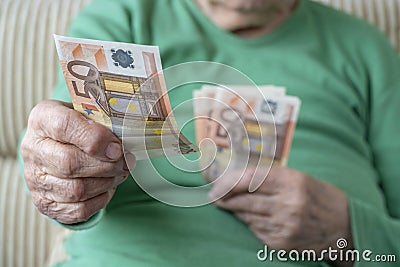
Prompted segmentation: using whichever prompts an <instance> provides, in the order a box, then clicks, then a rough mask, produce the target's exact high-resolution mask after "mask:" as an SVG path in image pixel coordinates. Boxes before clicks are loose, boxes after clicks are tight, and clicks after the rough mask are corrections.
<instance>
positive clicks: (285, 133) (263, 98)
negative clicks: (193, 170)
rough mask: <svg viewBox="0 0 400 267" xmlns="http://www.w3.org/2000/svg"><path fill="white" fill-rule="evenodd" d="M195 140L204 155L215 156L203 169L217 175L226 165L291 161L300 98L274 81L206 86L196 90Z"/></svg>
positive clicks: (282, 164) (277, 163) (211, 174)
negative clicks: (204, 143) (208, 143)
mask: <svg viewBox="0 0 400 267" xmlns="http://www.w3.org/2000/svg"><path fill="white" fill-rule="evenodd" d="M193 98H194V113H195V117H196V120H195V129H196V139H197V143H198V144H201V142H202V140H205V139H211V140H212V141H213V144H215V146H216V148H217V151H216V152H213V147H210V146H208V147H207V146H202V147H201V149H202V150H203V151H202V154H204V155H205V158H209V156H207V155H208V154H210V153H215V159H214V161H213V162H212V164H210V163H209V162H207V163H204V164H208V165H209V168H208V169H207V170H206V171H205V172H204V173H205V175H206V176H208V178H209V179H211V180H212V179H214V178H217V177H218V176H219V175H221V174H222V173H223V171H224V170H226V169H227V168H228V165H231V166H232V165H233V167H235V165H238V164H239V165H240V164H242V166H243V162H246V163H248V164H252V165H258V164H263V165H264V166H265V165H268V164H270V165H279V166H285V165H286V164H287V160H288V156H289V152H290V147H291V143H292V139H293V133H294V130H295V126H296V122H297V118H298V115H299V111H300V105H301V101H300V100H299V99H298V98H297V97H293V96H287V95H286V90H285V88H281V87H275V86H261V87H258V88H256V87H254V88H249V87H243V86H209V85H207V86H203V87H202V89H201V90H197V91H195V92H194V93H193Z"/></svg>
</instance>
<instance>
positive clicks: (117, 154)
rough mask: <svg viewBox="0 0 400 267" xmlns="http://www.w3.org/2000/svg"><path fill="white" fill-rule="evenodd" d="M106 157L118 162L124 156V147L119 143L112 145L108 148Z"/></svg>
mask: <svg viewBox="0 0 400 267" xmlns="http://www.w3.org/2000/svg"><path fill="white" fill-rule="evenodd" d="M106 156H107V157H108V158H109V159H112V160H117V159H119V158H121V156H122V147H121V145H120V144H119V143H115V142H113V143H110V144H109V145H108V147H107V148H106Z"/></svg>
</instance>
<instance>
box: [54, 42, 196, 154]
mask: <svg viewBox="0 0 400 267" xmlns="http://www.w3.org/2000/svg"><path fill="white" fill-rule="evenodd" d="M54 39H55V43H56V47H57V52H58V56H59V60H60V64H61V68H62V71H63V74H64V78H65V81H66V83H67V86H68V90H69V93H70V95H71V99H72V103H73V105H74V109H75V110H77V111H79V112H80V113H82V114H83V115H84V116H85V117H87V118H89V119H92V120H94V121H96V122H98V123H100V124H102V125H104V126H106V127H108V128H109V129H110V130H112V131H113V132H114V134H115V135H116V136H118V137H119V138H121V139H122V140H123V144H124V149H125V150H127V151H129V152H131V153H132V154H134V155H135V156H136V158H137V159H138V160H141V159H147V158H154V157H163V156H177V155H183V154H189V153H194V152H197V147H196V146H195V145H193V144H192V143H191V142H190V141H189V140H188V139H187V138H186V137H185V136H183V135H182V134H181V133H180V130H179V127H178V125H177V123H176V120H175V117H174V115H173V112H172V108H171V104H170V100H169V97H168V94H167V88H166V84H165V80H164V76H163V72H162V64H161V58H160V53H159V50H158V47H155V46H143V45H135V44H127V43H116V42H105V41H98V40H88V39H79V38H69V37H63V36H57V35H54Z"/></svg>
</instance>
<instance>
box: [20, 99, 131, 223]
mask: <svg viewBox="0 0 400 267" xmlns="http://www.w3.org/2000/svg"><path fill="white" fill-rule="evenodd" d="M21 154H22V158H23V160H24V169H25V170H24V174H25V180H26V184H27V186H28V188H29V190H30V193H31V197H32V200H33V203H34V204H35V205H36V207H37V208H38V209H39V211H40V212H41V213H43V214H45V215H47V216H49V217H50V218H52V219H55V220H57V221H59V222H61V223H65V224H73V223H78V222H83V221H87V220H88V219H89V218H90V217H91V216H92V215H94V214H95V213H96V212H97V211H99V210H100V209H102V208H104V207H105V206H106V205H107V204H108V202H109V201H110V200H111V198H112V196H113V195H114V192H115V190H116V187H117V186H118V185H119V184H121V183H122V182H123V181H125V179H126V178H127V176H128V174H129V170H128V168H127V164H126V163H125V160H124V157H123V151H122V146H121V142H120V140H119V139H118V138H117V137H116V136H115V135H114V134H113V133H112V132H111V131H110V130H109V129H107V128H106V127H104V126H102V125H100V124H97V123H95V122H93V121H91V120H89V119H86V118H85V117H84V116H83V115H81V114H80V113H78V112H76V111H74V110H73V109H72V106H71V105H70V104H67V103H63V102H58V101H44V102H42V103H40V104H38V105H37V106H36V107H35V108H34V109H33V110H32V112H31V115H30V117H29V122H28V128H27V132H26V135H25V137H24V139H23V141H22V143H21ZM126 158H127V161H129V163H128V164H129V166H130V167H132V166H134V165H135V158H134V156H133V155H131V154H129V155H127V156H126Z"/></svg>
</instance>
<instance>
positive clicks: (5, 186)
mask: <svg viewBox="0 0 400 267" xmlns="http://www.w3.org/2000/svg"><path fill="white" fill-rule="evenodd" d="M91 1H92V0H0V39H1V40H0V62H1V63H2V64H1V65H0V267H22V266H23V267H39V266H40V267H43V266H46V264H47V263H46V262H47V261H48V260H49V258H50V259H51V256H52V254H53V255H54V254H57V253H62V251H59V250H58V249H57V243H58V242H59V241H62V239H63V236H65V235H66V231H65V230H64V229H62V228H61V227H60V226H58V225H56V224H54V223H52V222H50V221H49V220H47V219H46V218H45V217H43V216H42V215H40V214H39V213H38V212H37V210H36V208H35V207H34V206H33V204H32V203H31V201H30V198H29V195H28V194H27V192H26V190H25V188H24V185H23V180H22V176H21V174H20V168H19V166H18V163H17V160H16V155H17V153H16V152H17V145H18V139H19V136H20V133H21V131H22V130H23V129H24V128H25V125H26V123H27V118H28V115H29V112H30V110H31V109H32V108H33V106H34V105H35V104H37V103H38V102H40V101H41V100H43V99H47V98H49V97H50V96H51V91H52V88H53V86H54V84H55V81H56V73H57V66H58V63H57V58H56V50H55V46H54V41H53V37H52V34H53V33H57V34H61V35H62V34H65V33H66V31H67V28H68V25H69V23H70V21H71V20H72V19H73V18H74V16H75V15H76V14H77V13H78V12H79V10H80V9H81V8H83V7H84V6H85V5H87V4H88V3H89V2H91ZM132 1H135V0H132ZM177 1H182V0H177ZM319 2H323V3H324V4H327V5H332V6H334V7H335V8H338V9H342V10H344V11H345V12H348V13H351V14H354V15H356V16H358V17H361V18H363V19H365V20H368V21H369V22H371V23H373V24H375V25H376V26H377V27H379V28H380V29H381V30H382V31H383V32H384V33H385V34H386V35H387V36H388V38H389V39H390V41H391V42H392V44H393V45H394V46H395V47H396V49H397V50H398V51H399V52H400V0H319ZM360 45H362V40H360Z"/></svg>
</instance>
